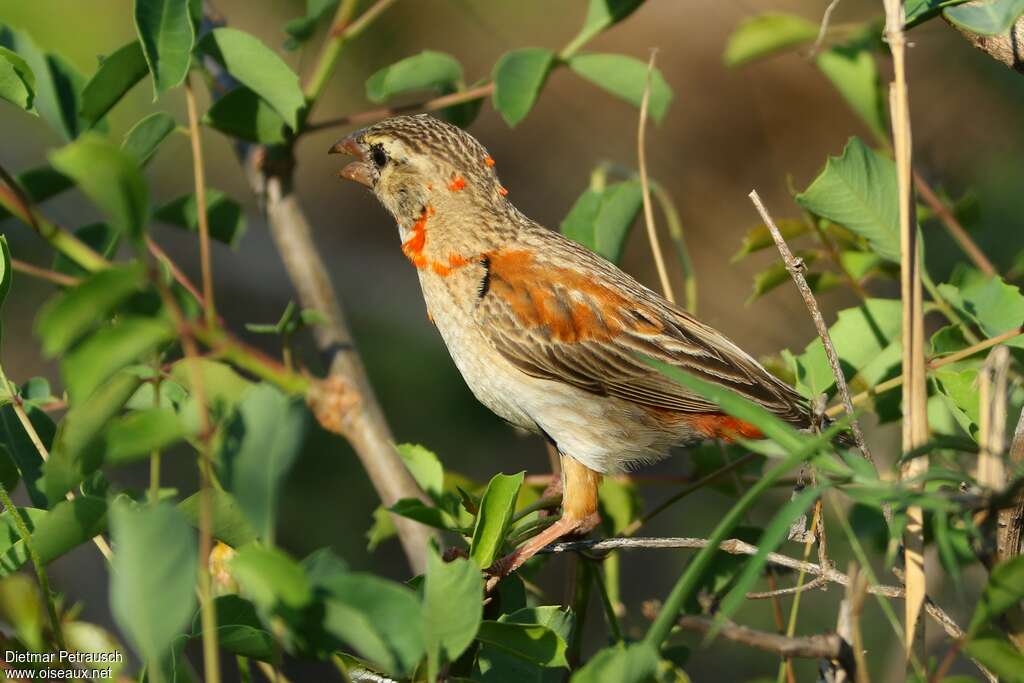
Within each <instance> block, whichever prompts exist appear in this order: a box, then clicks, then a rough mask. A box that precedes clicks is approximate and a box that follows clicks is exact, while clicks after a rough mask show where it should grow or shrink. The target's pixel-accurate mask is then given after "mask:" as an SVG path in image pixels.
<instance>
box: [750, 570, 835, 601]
mask: <svg viewBox="0 0 1024 683" xmlns="http://www.w3.org/2000/svg"><path fill="white" fill-rule="evenodd" d="M827 584H828V579H826V578H825V577H824V576H817V577H815V578H814V579H813V580H811V581H809V582H807V583H805V584H803V585H797V586H789V587H787V588H776V589H775V590H770V591H759V592H753V591H752V592H750V593H747V600H767V599H769V598H777V597H781V596H783V595H793V594H795V593H805V592H807V591H810V590H814V589H816V588H821V587H823V586H825V585H827Z"/></svg>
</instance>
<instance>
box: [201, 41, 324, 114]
mask: <svg viewBox="0 0 1024 683" xmlns="http://www.w3.org/2000/svg"><path fill="white" fill-rule="evenodd" d="M199 47H200V49H201V50H203V51H204V52H205V53H207V54H209V55H210V56H211V57H213V58H214V59H216V60H217V61H218V62H220V63H221V64H223V65H224V67H225V68H226V69H227V70H228V73H230V74H231V75H232V76H234V77H235V78H236V79H237V80H238V82H239V83H242V84H243V85H245V86H247V87H248V88H249V89H251V90H252V91H253V92H255V93H256V94H257V95H259V96H260V97H262V98H263V99H265V100H266V101H267V102H268V103H269V104H270V106H271V107H273V108H274V110H275V111H276V112H277V113H278V114H280V115H281V118H283V119H284V121H285V123H287V124H288V125H289V126H290V127H291V129H292V130H295V129H296V128H297V127H298V119H299V111H300V110H301V109H302V108H303V107H305V106H306V99H305V97H303V95H302V89H301V88H300V87H299V77H298V76H296V75H295V72H294V71H292V70H291V69H290V68H289V67H288V65H287V64H285V62H284V60H283V59H281V58H280V57H279V56H278V55H277V53H275V52H274V51H273V50H271V49H270V48H268V47H267V46H266V45H264V44H263V43H262V42H260V40H259V39H257V38H255V37H254V36H251V35H249V34H248V33H245V32H243V31H238V30H236V29H232V28H218V29H214V30H213V31H211V32H210V33H208V34H207V35H206V36H205V37H204V38H203V39H202V40H201V41H200V43H199Z"/></svg>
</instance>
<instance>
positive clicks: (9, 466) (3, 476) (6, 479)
mask: <svg viewBox="0 0 1024 683" xmlns="http://www.w3.org/2000/svg"><path fill="white" fill-rule="evenodd" d="M19 481H21V473H20V472H19V471H18V464H17V463H16V462H14V457H13V456H12V455H11V452H10V451H9V450H7V446H4V445H3V443H0V484H3V486H4V488H5V489H7V490H8V491H13V490H14V488H15V487H16V486H17V485H18V482H19Z"/></svg>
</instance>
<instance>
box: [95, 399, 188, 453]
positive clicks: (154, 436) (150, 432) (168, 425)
mask: <svg viewBox="0 0 1024 683" xmlns="http://www.w3.org/2000/svg"><path fill="white" fill-rule="evenodd" d="M188 435H189V431H188V430H187V429H186V428H185V425H183V424H182V423H181V420H180V419H179V418H178V414H177V413H175V412H174V411H173V410H171V409H170V408H150V409H149V410H142V411H138V412H134V413H131V414H130V415H126V416H124V417H120V418H116V419H115V420H114V421H113V422H111V423H110V426H108V427H107V433H106V437H105V441H106V442H107V443H108V444H109V446H108V448H107V453H106V455H105V456H104V458H103V462H104V464H106V465H123V464H125V463H129V462H135V461H136V460H139V459H141V458H145V457H148V456H149V455H150V454H151V453H152V452H153V451H158V450H161V449H164V448H167V447H168V446H172V445H173V444H175V443H177V442H178V441H181V440H182V439H184V438H185V437H186V436H188Z"/></svg>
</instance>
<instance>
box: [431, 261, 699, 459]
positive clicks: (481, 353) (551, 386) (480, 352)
mask: <svg viewBox="0 0 1024 683" xmlns="http://www.w3.org/2000/svg"><path fill="white" fill-rule="evenodd" d="M420 280H421V284H422V286H423V294H424V298H425V300H426V303H427V307H428V310H429V312H430V315H431V318H432V319H433V321H434V324H435V325H436V326H437V329H438V331H439V332H440V333H441V337H442V339H444V343H445V345H446V346H447V347H448V352H449V353H450V354H451V357H452V360H453V361H455V366H456V367H457V368H458V369H459V372H460V373H461V374H462V377H463V379H464V380H465V381H466V384H467V385H468V386H469V389H470V391H472V392H473V395H474V396H475V397H476V398H477V400H478V401H480V402H481V403H483V404H484V405H485V406H487V407H488V408H489V409H490V410H491V411H493V412H494V413H495V414H496V415H498V416H499V417H501V418H503V419H504V420H506V421H508V422H510V423H511V424H513V425H516V426H518V427H521V428H523V429H526V430H528V431H530V432H534V433H541V432H543V433H544V434H545V435H547V436H548V437H550V438H551V439H552V440H553V441H554V442H555V444H556V445H557V446H558V449H559V450H560V451H561V452H562V453H563V454H565V455H568V456H571V457H573V458H575V459H576V460H578V461H580V462H581V463H583V464H584V465H586V466H587V467H589V468H590V469H592V470H595V471H597V472H602V473H606V474H610V473H615V472H621V471H624V470H628V469H632V468H634V467H636V466H638V465H640V464H646V463H650V462H654V461H657V460H659V459H661V458H663V457H665V456H666V455H667V454H668V449H669V448H670V447H671V446H672V445H674V444H677V443H682V442H685V441H688V440H690V437H691V436H692V435H690V434H686V433H680V432H675V431H673V432H667V431H665V430H663V429H658V428H655V427H654V426H653V425H652V424H651V421H650V419H649V418H648V416H647V415H646V414H645V413H643V411H642V410H641V409H640V408H638V407H636V406H634V405H632V404H629V403H626V402H623V401H620V400H618V399H614V398H609V397H604V396H597V395H595V394H591V393H589V392H585V391H582V390H581V389H577V388H576V387H573V386H571V385H568V384H563V383H561V382H553V381H550V380H545V379H538V378H535V377H531V376H529V375H527V374H525V373H523V372H521V371H520V370H518V369H517V368H515V367H514V366H513V365H512V364H511V363H509V362H508V361H507V360H505V358H504V357H502V355H501V354H500V353H498V352H497V351H496V350H495V349H494V348H493V347H492V346H491V345H490V343H489V342H488V341H487V339H486V338H485V337H484V335H483V334H482V333H481V331H480V330H479V328H478V327H477V322H476V320H474V319H473V317H472V315H471V314H470V313H468V312H466V311H465V310H463V309H462V308H460V307H458V306H457V305H456V304H455V302H454V301H453V300H452V297H451V295H450V294H449V292H448V290H447V288H446V287H445V285H444V283H442V282H440V281H439V278H436V279H435V278H434V277H433V276H432V275H431V274H429V273H425V274H424V273H421V276H420Z"/></svg>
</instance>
